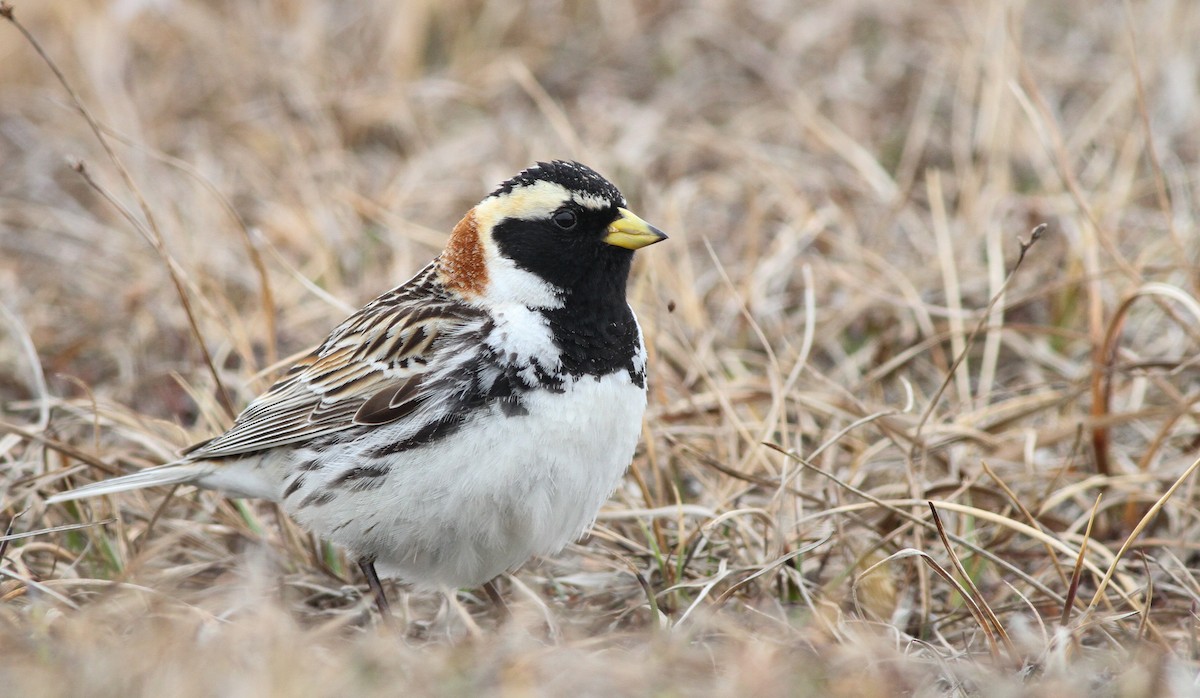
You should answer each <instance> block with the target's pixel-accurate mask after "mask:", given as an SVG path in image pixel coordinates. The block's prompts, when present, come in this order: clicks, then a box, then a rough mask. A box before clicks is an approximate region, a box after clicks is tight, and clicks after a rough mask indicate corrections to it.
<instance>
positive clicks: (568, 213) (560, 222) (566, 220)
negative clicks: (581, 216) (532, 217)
mask: <svg viewBox="0 0 1200 698" xmlns="http://www.w3.org/2000/svg"><path fill="white" fill-rule="evenodd" d="M550 220H552V221H554V225H557V226H558V227H560V228H562V229H563V230H570V229H571V228H574V227H575V223H576V222H578V221H577V220H576V218H575V212H574V211H572V210H570V209H566V208H564V209H563V210H561V211H558V212H557V213H555V214H554V215H553V216H551V217H550Z"/></svg>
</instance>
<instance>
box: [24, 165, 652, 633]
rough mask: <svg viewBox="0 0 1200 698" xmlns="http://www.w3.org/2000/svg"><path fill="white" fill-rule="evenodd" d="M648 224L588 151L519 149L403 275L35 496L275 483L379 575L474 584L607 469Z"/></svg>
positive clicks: (627, 416) (370, 576)
mask: <svg viewBox="0 0 1200 698" xmlns="http://www.w3.org/2000/svg"><path fill="white" fill-rule="evenodd" d="M665 239H667V236H666V234H664V233H663V232H662V231H661V230H659V229H658V228H656V227H654V226H652V225H650V224H649V223H647V222H646V221H644V220H642V219H641V218H639V217H638V216H637V215H635V214H634V213H633V212H632V211H630V210H629V209H628V208H627V203H626V201H625V197H624V196H623V195H622V194H621V192H620V191H619V190H618V189H617V187H616V186H614V185H613V184H612V183H611V182H610V181H609V180H607V179H605V178H604V177H603V176H601V175H600V174H597V173H596V171H595V170H593V169H591V168H589V167H587V166H586V165H583V164H580V163H578V162H573V161H565V160H554V161H550V162H538V163H536V164H535V165H533V166H530V167H528V168H526V169H524V170H522V171H521V172H519V173H518V174H517V175H516V176H514V177H512V178H510V179H508V180H507V181H505V182H503V183H502V184H500V185H499V186H498V187H497V188H496V189H495V190H494V191H492V192H491V193H490V194H489V195H488V196H486V197H485V198H484V199H483V200H482V201H480V202H479V203H478V204H476V205H475V206H474V207H472V208H471V209H470V210H469V211H468V212H467V213H466V214H465V215H464V216H463V217H462V219H461V220H460V221H459V222H458V224H457V225H455V226H454V228H453V231H452V232H451V233H450V236H449V239H448V241H447V243H446V246H445V248H444V249H443V250H442V252H441V253H440V254H439V255H437V257H435V258H434V259H433V261H432V262H430V263H429V264H428V265H426V266H425V267H424V268H423V269H422V270H421V271H419V272H418V273H417V274H416V275H415V276H413V277H412V278H411V279H409V280H408V281H406V282H405V283H403V284H401V285H399V286H397V287H396V288H394V289H392V290H390V291H388V292H386V293H384V294H383V295H381V296H379V297H378V298H376V299H375V300H373V301H371V302H369V303H367V304H366V305H365V306H364V307H363V308H361V309H360V310H358V311H357V312H355V313H354V314H353V315H351V316H350V317H349V318H347V319H346V320H345V321H344V322H342V323H341V324H340V325H338V326H337V327H336V328H335V329H334V330H333V331H332V332H331V333H330V334H329V336H328V337H327V338H326V339H325V340H324V341H323V342H321V344H320V345H319V346H317V348H316V349H315V350H313V351H312V352H311V353H309V354H307V355H306V356H305V357H304V358H302V359H300V360H299V361H297V362H296V363H295V364H294V365H292V366H291V367H290V368H288V369H287V370H286V371H285V372H284V373H283V374H282V375H281V376H280V377H279V379H278V380H277V381H276V382H275V383H274V384H273V385H272V386H271V387H270V388H269V389H267V390H266V392H264V393H263V394H262V395H260V396H259V397H258V398H256V399H255V400H253V401H252V402H250V403H249V405H248V406H247V407H246V408H245V409H244V410H243V411H242V412H241V414H240V415H239V416H238V417H237V418H236V419H235V420H234V423H233V425H232V426H231V427H230V428H229V429H228V431H226V432H224V433H223V434H220V435H219V436H216V437H215V438H212V439H209V440H207V441H202V442H200V443H197V444H195V445H193V446H191V447H189V448H187V449H184V450H183V451H182V452H181V456H180V458H179V459H178V460H175V461H173V462H170V463H166V464H164V465H159V466H153V467H149V468H146V469H143V470H140V471H137V472H134V473H131V474H127V475H123V476H119V477H115V478H112V479H108V480H102V481H99V482H95V483H92V484H87V485H84V486H82V487H79V488H77V489H74V490H68V491H64V492H59V493H57V494H54V495H53V496H51V497H49V498H48V499H47V502H48V503H50V504H54V503H58V502H64V501H68V500H74V499H80V498H84V497H93V496H99V495H110V494H115V493H119V492H123V491H127V490H133V489H139V488H144V487H152V486H166V485H180V484H192V485H196V486H199V487H201V488H206V489H215V490H220V491H222V492H223V493H225V494H227V495H228V496H232V497H239V498H260V499H265V500H270V501H273V502H278V503H280V504H281V505H282V507H283V509H284V510H285V511H286V512H287V513H288V515H289V516H291V517H292V518H293V519H294V520H295V521H296V522H297V523H299V524H300V525H301V526H302V527H303V528H305V529H307V530H308V531H310V532H312V533H314V534H317V535H318V536H321V537H322V538H324V539H326V540H329V541H332V542H334V543H336V544H339V545H340V546H342V547H343V548H345V549H346V551H347V552H348V554H349V555H350V556H351V557H352V559H354V560H355V561H356V562H357V564H358V566H359V567H360V569H361V570H362V572H363V574H364V576H365V577H366V580H367V582H368V585H369V587H370V590H371V593H372V594H373V595H374V599H375V603H376V606H377V607H378V609H379V611H380V612H381V613H384V614H385V615H386V614H387V613H388V602H387V597H386V595H385V593H384V590H383V587H382V585H381V582H380V576H381V575H382V576H383V578H395V579H398V580H400V581H401V582H404V583H406V584H408V585H410V586H411V587H413V588H418V589H435V588H440V589H443V590H444V589H450V588H464V587H466V588H477V587H479V586H480V585H482V586H483V588H484V589H485V590H486V591H487V593H488V595H489V596H491V597H492V599H493V601H496V600H497V598H498V592H497V591H496V588H495V586H494V584H493V582H494V580H495V578H496V577H498V576H500V575H502V574H504V573H506V572H509V571H511V570H514V569H516V568H517V567H519V566H520V565H522V564H524V563H525V562H526V561H527V560H529V559H530V558H532V557H535V556H542V557H544V556H551V555H554V554H555V553H557V552H559V551H560V550H561V549H562V548H563V547H564V546H565V545H566V544H567V543H569V542H571V541H573V540H576V539H577V538H579V537H580V536H581V535H582V534H583V533H584V532H585V531H586V530H587V529H589V528H590V526H591V525H592V523H593V522H594V521H595V518H596V515H597V513H598V512H599V510H600V507H601V506H602V505H603V504H604V503H605V502H606V501H607V499H608V498H609V497H610V496H611V494H612V493H613V491H614V490H615V488H616V487H617V486H618V485H619V483H620V481H621V479H622V478H623V477H624V474H625V471H626V470H627V469H628V467H629V465H630V462H631V460H632V458H633V456H634V452H635V450H636V447H637V444H638V440H639V436H640V434H641V429H642V419H643V416H644V413H645V409H646V368H647V355H646V349H645V342H644V340H643V336H642V330H641V327H640V325H639V324H638V320H637V317H636V316H635V315H634V313H633V310H632V309H631V307H630V305H629V303H628V301H627V298H626V285H627V281H628V278H629V274H630V269H631V264H632V259H633V255H634V251H635V250H638V249H640V248H642V247H646V246H648V245H653V244H655V243H658V242H661V241H663V240H665Z"/></svg>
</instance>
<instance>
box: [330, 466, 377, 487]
mask: <svg viewBox="0 0 1200 698" xmlns="http://www.w3.org/2000/svg"><path fill="white" fill-rule="evenodd" d="M387 474H388V469H387V468H386V467H384V466H380V465H360V466H357V467H354V468H351V469H349V470H347V471H346V472H344V473H342V474H341V475H338V476H337V477H336V478H334V480H333V481H332V482H330V483H329V485H330V487H350V488H351V489H353V490H369V489H374V488H376V487H379V486H380V485H382V484H383V480H382V478H383V476H385V475H387Z"/></svg>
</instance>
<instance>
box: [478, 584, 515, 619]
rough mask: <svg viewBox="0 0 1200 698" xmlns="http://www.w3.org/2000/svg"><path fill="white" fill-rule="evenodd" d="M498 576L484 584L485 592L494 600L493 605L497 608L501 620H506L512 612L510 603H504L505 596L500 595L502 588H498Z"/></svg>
mask: <svg viewBox="0 0 1200 698" xmlns="http://www.w3.org/2000/svg"><path fill="white" fill-rule="evenodd" d="M496 579H499V577H496V578H495V579H491V580H489V581H487V582H484V584H483V593H485V594H487V597H488V599H489V600H490V601H491V602H492V607H493V608H495V609H496V613H497V614H499V616H500V620H504V619H506V618H508V617H509V616H511V615H512V614H511V613H509V611H508V604H506V603H504V597H503V596H501V595H500V590H499V589H497V588H496Z"/></svg>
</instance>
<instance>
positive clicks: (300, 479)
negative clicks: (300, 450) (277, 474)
mask: <svg viewBox="0 0 1200 698" xmlns="http://www.w3.org/2000/svg"><path fill="white" fill-rule="evenodd" d="M301 487H304V476H303V475H297V476H296V479H295V480H292V484H290V485H288V486H287V489H286V490H284V491H283V498H284V499H287V498H288V497H290V496H292V495H293V494H296V492H297V491H299V489H300V488H301Z"/></svg>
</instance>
